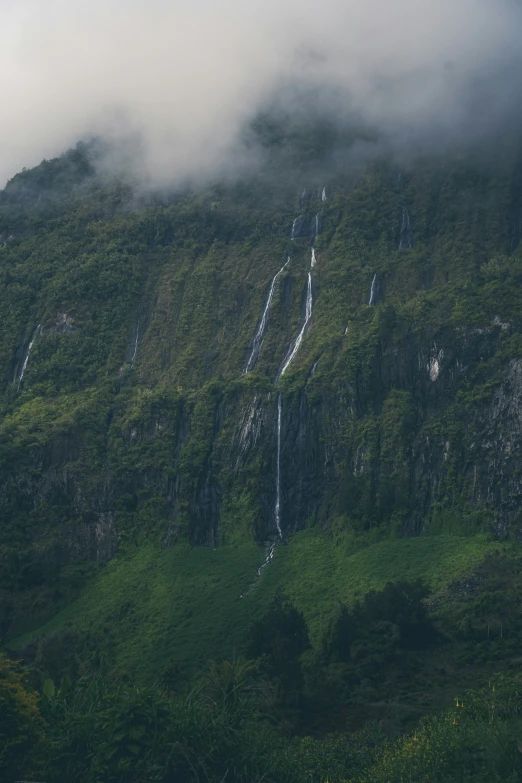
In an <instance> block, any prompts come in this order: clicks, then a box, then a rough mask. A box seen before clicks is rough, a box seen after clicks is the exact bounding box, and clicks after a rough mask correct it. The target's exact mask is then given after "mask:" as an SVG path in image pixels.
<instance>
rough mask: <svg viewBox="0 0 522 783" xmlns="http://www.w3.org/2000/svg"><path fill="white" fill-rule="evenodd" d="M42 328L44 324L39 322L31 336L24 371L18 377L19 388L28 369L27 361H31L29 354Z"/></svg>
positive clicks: (23, 366)
mask: <svg viewBox="0 0 522 783" xmlns="http://www.w3.org/2000/svg"><path fill="white" fill-rule="evenodd" d="M41 329H42V325H41V324H38V326H37V327H36V331H35V333H34V335H33V336H32V338H31V342H30V343H29V347H28V348H27V355H26V357H25V360H24V363H23V365H22V372H21V373H20V377H19V378H18V388H20V386H21V383H22V381H23V378H24V374H25V371H26V369H27V363H28V362H29V356H30V355H31V350H32V348H33V345H34V341H35V340H36V338H37V337H38V335H39V334H40V331H41Z"/></svg>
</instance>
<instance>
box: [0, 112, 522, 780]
mask: <svg viewBox="0 0 522 783" xmlns="http://www.w3.org/2000/svg"><path fill="white" fill-rule="evenodd" d="M252 133H254V134H257V141H259V140H261V143H262V144H263V145H264V146H265V153H266V155H265V158H264V159H265V167H264V169H263V171H260V172H257V173H256V174H255V175H248V176H246V175H245V176H244V177H243V178H241V179H236V180H229V181H227V182H221V183H211V184H207V185H206V186H205V187H202V188H200V189H197V190H194V189H188V188H187V189H183V190H177V191H175V192H169V193H147V194H144V193H143V192H142V190H141V189H140V186H139V183H133V182H122V181H121V180H118V179H115V178H113V179H111V178H110V177H108V176H107V175H106V174H105V175H104V176H101V175H100V174H99V173H98V171H99V169H98V166H97V163H98V160H99V157H100V155H102V154H103V149H102V147H101V146H100V145H99V144H98V143H96V144H91V145H78V147H77V148H76V149H75V150H71V151H70V152H68V153H67V154H65V155H63V156H62V157H61V158H59V159H57V160H53V161H44V162H43V163H42V164H41V165H40V166H39V167H37V168H36V169H34V170H32V171H23V172H21V173H20V174H19V175H17V176H16V177H15V178H14V179H13V180H12V181H11V182H10V183H8V185H7V187H6V188H5V190H4V191H3V192H2V193H0V411H1V420H0V640H1V642H2V644H3V645H5V647H6V649H8V650H10V655H11V656H12V655H14V653H13V650H14V651H16V655H17V657H18V656H22V657H23V659H24V661H25V665H26V666H27V667H28V669H27V672H25V671H24V673H22V669H21V668H20V667H19V666H18V664H14V663H13V662H12V661H11V659H10V658H6V657H2V658H1V659H0V708H1V709H0V745H1V747H0V762H1V764H2V765H3V767H2V773H3V777H5V778H6V779H7V780H9V779H19V778H20V776H21V775H22V774H23V775H26V776H31V775H33V776H35V778H36V776H39V775H43V776H45V777H44V779H45V780H48V781H53V780H55V781H61V780H75V779H76V780H85V781H93V783H94V781H102V780H103V781H122V782H123V781H127V782H128V783H130V782H131V781H136V783H138V781H145V780H147V781H152V780H158V781H178V780H179V781H180V783H181V782H182V781H183V783H185V781H187V783H188V782H189V781H195V782H196V781H202V780H208V781H209V782H212V781H216V783H218V782H219V783H223V781H229V782H230V783H234V781H237V783H243V781H244V783H247V781H248V783H255V781H261V780H263V781H274V783H279V781H281V783H283V781H285V782H286V783H291V781H295V782H296V783H298V781H299V783H301V781H305V780H307V781H310V783H315V781H317V783H324V781H325V780H329V781H330V783H332V781H338V782H339V783H346V782H348V781H349V783H370V782H372V783H384V782H385V781H386V783H395V781H397V783H399V781H401V782H402V781H403V782H406V781H412V783H413V782H414V781H415V783H418V782H420V781H423V780H426V781H428V780H429V781H430V783H431V781H439V780H440V781H448V782H449V781H455V783H457V781H459V783H462V782H463V781H468V780H469V781H472V780H473V781H482V780H483V781H484V783H485V781H490V780H491V781H495V780H498V781H500V780H503V781H515V780H518V779H520V775H521V773H520V761H519V756H520V751H519V750H518V744H519V739H518V734H517V733H518V731H519V723H518V720H519V719H518V712H519V701H520V691H519V682H518V678H517V676H516V674H517V671H518V663H517V658H518V654H519V649H520V644H521V643H522V624H521V622H520V601H521V596H522V587H521V582H520V577H519V574H520V555H519V548H518V547H519V544H518V540H519V537H520V525H521V521H522V518H521V511H520V509H521V508H522V503H521V501H522V481H521V475H522V472H521V466H520V458H519V440H520V437H521V436H522V428H521V424H520V415H519V411H520V409H521V406H522V364H521V358H520V357H521V349H522V343H521V337H520V334H521V325H522V324H521V313H522V310H521V308H520V301H519V300H520V296H519V291H520V284H521V282H522V278H521V274H522V272H521V269H522V267H521V264H520V261H521V253H522V249H521V247H520V238H521V226H522V195H521V194H522V185H521V181H522V180H521V178H520V172H521V168H520V160H521V157H520V144H519V140H518V139H513V138H508V136H507V135H506V138H505V139H503V140H502V144H499V145H498V147H496V148H492V147H488V148H484V147H481V148H480V149H468V150H466V151H462V150H460V151H459V152H458V153H452V154H449V153H448V154H446V155H444V156H441V157H439V158H438V159H433V158H432V159H429V160H427V159H426V160H416V161H415V162H412V161H410V163H408V164H404V163H403V164H401V165H400V166H399V165H398V164H397V162H396V161H394V160H392V159H388V158H386V157H385V156H381V157H379V156H375V157H374V158H372V160H371V162H366V163H365V164H364V166H362V165H359V164H356V163H355V162H354V161H355V159H356V155H354V154H353V152H354V149H355V148H353V149H352V145H353V143H354V141H355V137H354V135H353V134H350V133H341V132H340V131H338V130H336V129H333V128H329V127H325V126H324V124H321V123H319V124H318V125H317V127H314V128H306V129H304V130H303V129H302V128H298V127H296V126H294V125H292V124H289V125H288V126H287V127H286V125H285V122H282V123H278V122H276V121H275V120H273V119H271V118H269V117H263V118H260V119H259V120H258V122H257V123H256V124H255V126H254V127H253V129H252ZM373 141H374V140H372V139H370V138H367V139H365V142H366V143H367V144H369V145H371V143H372V142H373ZM323 189H325V190H324V191H323ZM323 193H324V197H325V198H324V199H323ZM296 217H299V218H300V219H299V221H298V222H297V224H296V225H297V229H298V230H297V233H296V236H295V238H294V239H293V240H290V234H291V229H292V224H293V221H294V219H295V218H296ZM314 226H315V228H313V229H312V227H314ZM294 228H295V226H294ZM312 230H313V231H318V232H319V233H318V234H317V236H315V234H313V233H311V232H312ZM311 236H313V237H314V240H313V241H314V242H315V252H316V258H317V263H316V265H315V266H314V267H313V269H312V294H313V296H312V299H313V314H312V318H311V321H310V324H309V328H308V330H307V331H306V333H305V334H304V339H303V342H302V345H301V347H300V349H299V352H298V353H297V355H296V358H295V361H294V362H293V363H292V364H291V366H290V367H289V369H288V372H287V373H285V375H284V376H283V377H282V378H278V371H279V370H280V368H281V364H282V362H283V360H284V358H285V356H286V355H287V351H288V348H289V346H290V345H291V344H292V340H293V339H294V338H295V336H296V334H297V333H298V331H299V329H300V328H301V325H302V323H303V317H304V307H305V298H306V293H307V290H308V272H309V270H310V262H311V258H310V252H311V251H310V238H311ZM288 258H290V261H289V262H288V264H287V265H286V266H284V269H283V271H281V273H280V275H279V276H278V277H277V280H276V283H275V284H274V289H273V299H272V300H271V307H270V312H269V318H268V327H267V330H266V333H265V334H264V340H263V345H262V349H261V352H260V355H259V359H258V360H257V363H256V365H255V367H254V368H253V371H252V372H248V373H245V372H244V370H245V367H246V362H247V358H248V356H249V354H250V350H251V348H252V342H253V338H254V334H255V333H256V329H257V328H258V326H259V324H260V319H261V314H262V313H263V310H264V308H265V305H266V303H267V297H268V296H269V292H270V290H271V285H272V282H273V281H274V275H275V274H276V273H277V272H278V271H279V270H281V269H282V267H283V265H284V264H285V262H286V261H287V259H288ZM372 289H373V292H374V296H373V297H372V303H371V306H370V305H369V304H368V303H369V301H370V292H371V291H372ZM279 411H280V412H281V413H280V425H281V426H280V429H279V437H278V434H277V433H278V423H279ZM278 464H279V474H277V470H278ZM276 474H277V478H278V481H276ZM276 487H278V488H279V490H280V492H279V495H278V494H277V492H278V490H276ZM276 497H278V499H279V501H280V508H279V511H280V522H281V526H282V540H279V536H278V531H277V525H276V514H275V507H276ZM275 543H277V546H275V549H270V548H269V547H270V546H271V545H274V544H275ZM267 551H268V553H269V554H270V558H269V559H268V560H265V559H266V557H267ZM263 564H264V567H263V568H261V566H263ZM258 569H259V571H258ZM256 572H257V573H256ZM499 670H502V671H504V672H507V674H505V676H504V678H500V679H495V677H496V675H498V672H499ZM490 682H491V683H493V682H495V685H494V686H493V685H491V686H489V685H488V683H490ZM469 689H474V690H473V693H470V694H469V695H466V696H464V697H462V696H459V702H458V705H456V706H454V707H451V708H450V705H451V704H452V703H454V697H455V696H456V694H457V693H459V694H462V693H463V692H464V691H466V690H469ZM462 698H463V699H464V700H463V702H462ZM462 703H463V704H464V707H463V706H462ZM415 727H417V728H415ZM42 770H43V771H42ZM517 776H518V777H517Z"/></svg>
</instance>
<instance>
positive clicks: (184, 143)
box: [0, 0, 522, 187]
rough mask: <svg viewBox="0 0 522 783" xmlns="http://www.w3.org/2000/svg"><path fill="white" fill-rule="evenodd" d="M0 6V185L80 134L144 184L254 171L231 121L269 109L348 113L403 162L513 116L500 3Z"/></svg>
mask: <svg viewBox="0 0 522 783" xmlns="http://www.w3.org/2000/svg"><path fill="white" fill-rule="evenodd" d="M0 4H1V8H2V28H1V30H0V86H1V95H2V118H1V122H0V187H3V185H4V184H5V182H6V181H7V180H8V179H9V178H11V177H12V176H14V174H16V173H17V172H18V171H19V170H20V169H21V168H22V167H31V166H34V165H36V164H38V163H39V162H40V161H41V160H42V158H50V157H54V156H56V155H58V154H60V153H61V152H63V151H64V150H65V149H67V148H68V147H70V146H73V145H74V144H75V143H76V142H77V141H79V140H81V139H84V140H85V139H88V138H90V137H92V136H100V137H103V138H106V139H108V140H109V141H110V142H112V145H111V146H112V148H113V149H120V150H121V155H113V156H112V157H111V159H110V160H108V161H106V165H110V166H113V167H121V168H125V169H127V170H132V173H133V174H134V175H135V176H138V177H140V178H141V179H142V180H143V181H144V182H146V183H147V184H152V185H169V184H174V183H176V182H181V181H186V180H193V181H194V180H195V181H200V180H205V179H207V178H210V177H215V176H218V175H220V174H221V173H225V172H231V171H239V170H242V169H243V168H244V167H251V166H255V165H259V156H258V155H257V153H256V150H255V149H252V147H250V148H247V147H246V146H245V144H244V131H245V127H246V126H247V125H248V123H249V122H250V121H251V120H252V118H253V117H255V116H256V115H257V114H258V113H259V112H262V111H264V110H265V109H266V108H267V107H268V106H273V105H274V104H275V103H277V102H279V104H281V101H282V100H283V101H284V102H286V106H285V110H286V111H287V113H288V114H289V116H292V115H296V116H299V117H302V118H304V119H306V117H307V114H309V113H310V114H312V113H315V115H316V116H317V114H318V113H320V114H321V115H324V116H326V117H329V118H331V119H332V120H333V121H335V122H337V123H340V124H342V123H350V122H353V120H354V118H356V119H357V122H362V123H364V124H366V125H367V126H368V127H369V128H372V129H374V130H375V131H376V132H377V133H378V134H379V136H380V138H382V139H383V140H385V142H386V143H388V144H390V145H391V146H392V147H394V148H396V149H397V150H400V151H401V153H402V154H404V153H407V151H408V150H409V149H412V148H414V147H416V146H418V145H421V146H423V147H426V146H429V145H430V144H433V145H434V146H439V147H440V145H451V144H455V143H462V141H463V140H466V139H468V138H475V137H489V138H493V139H494V138H495V134H497V133H498V132H499V130H500V129H501V128H502V127H504V126H505V125H506V123H509V122H513V120H518V112H519V109H520V104H521V97H522V87H521V82H522V80H521V78H520V77H521V75H522V68H521V62H522V57H521V54H520V48H521V47H520V43H519V39H520V33H521V31H522V4H521V3H520V2H518V1H516V2H515V1H514V0H438V2H434V0H431V1H428V0H396V2H395V3H393V4H392V3H389V2H386V0H323V2H322V3H320V4H318V3H316V2H311V0H300V2H297V0H278V1H277V2H276V0H246V1H245V0H221V1H220V2H216V1H215V0H214V1H212V0H192V2H190V3H186V2H180V1H179V0H170V1H168V2H167V0H148V2H142V1H141V0H104V1H103V2H101V0H89V2H86V1H82V0H68V2H64V0H26V2H20V0H16V2H13V1H12V0H0ZM282 96H284V98H282ZM303 96H304V97H303ZM310 96H315V97H314V99H313V105H311V104H312V98H311V97H310Z"/></svg>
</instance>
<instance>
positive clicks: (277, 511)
mask: <svg viewBox="0 0 522 783" xmlns="http://www.w3.org/2000/svg"><path fill="white" fill-rule="evenodd" d="M282 414H283V401H282V399H281V393H279V395H278V397H277V463H276V464H277V467H276V471H277V473H276V502H275V514H274V516H275V523H276V527H277V532H278V533H279V538H282V537H283V531H282V529H281V418H282Z"/></svg>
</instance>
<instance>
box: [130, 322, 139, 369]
mask: <svg viewBox="0 0 522 783" xmlns="http://www.w3.org/2000/svg"><path fill="white" fill-rule="evenodd" d="M139 338H140V322H139V321H138V325H137V327H136V340H135V341H134V350H133V352H132V356H131V364H134V359H135V358H136V354H137V352H138V340H139Z"/></svg>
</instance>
